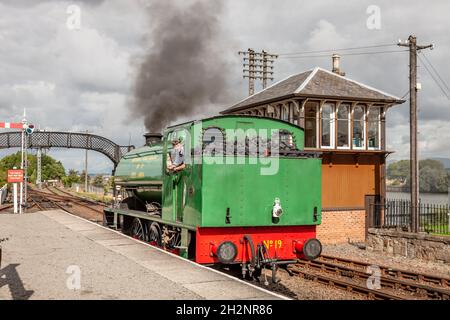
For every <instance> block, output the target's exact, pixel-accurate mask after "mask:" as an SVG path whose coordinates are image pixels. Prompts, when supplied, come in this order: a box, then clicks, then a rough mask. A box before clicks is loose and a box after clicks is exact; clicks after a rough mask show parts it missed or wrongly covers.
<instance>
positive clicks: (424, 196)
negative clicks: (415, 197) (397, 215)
mask: <svg viewBox="0 0 450 320" xmlns="http://www.w3.org/2000/svg"><path fill="white" fill-rule="evenodd" d="M386 197H387V198H388V199H398V200H410V199H411V196H410V194H409V193H407V192H386ZM419 197H420V200H421V202H422V203H424V204H447V205H448V204H450V201H449V195H448V193H423V192H421V193H420V194H419Z"/></svg>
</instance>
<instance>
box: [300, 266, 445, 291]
mask: <svg viewBox="0 0 450 320" xmlns="http://www.w3.org/2000/svg"><path fill="white" fill-rule="evenodd" d="M298 264H299V265H301V266H302V267H306V268H310V269H314V270H317V271H322V272H327V273H332V274H336V275H338V276H342V277H346V278H351V279H356V280H365V281H367V279H369V278H370V277H373V275H372V274H369V273H366V272H364V271H362V270H360V269H355V268H351V267H348V266H342V265H338V264H335V263H331V262H324V261H306V260H299V261H298ZM375 276H376V275H375ZM378 279H379V284H380V286H381V287H382V288H386V289H393V290H398V289H401V290H403V291H405V292H411V293H417V294H419V295H421V296H426V297H428V298H430V299H438V300H448V299H449V297H450V290H445V289H441V288H436V287H431V286H427V285H423V284H419V283H414V282H411V281H405V280H401V279H395V278H390V277H385V276H382V275H380V276H379V277H378Z"/></svg>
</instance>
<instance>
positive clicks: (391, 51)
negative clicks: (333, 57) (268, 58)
mask: <svg viewBox="0 0 450 320" xmlns="http://www.w3.org/2000/svg"><path fill="white" fill-rule="evenodd" d="M406 51H408V50H385V51H368V52H352V53H342V54H340V56H358V55H369V54H383V53H399V52H406ZM329 57H330V55H329V54H322V55H309V56H292V57H287V56H282V57H279V58H280V59H283V58H284V59H305V58H329Z"/></svg>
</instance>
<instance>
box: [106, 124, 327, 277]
mask: <svg viewBox="0 0 450 320" xmlns="http://www.w3.org/2000/svg"><path fill="white" fill-rule="evenodd" d="M146 138H147V142H146V145H145V146H144V147H142V148H138V149H135V150H133V151H131V152H129V153H128V154H126V155H125V156H124V157H123V159H122V160H121V161H120V163H119V165H118V166H117V168H116V172H115V176H114V179H115V184H116V192H117V195H116V197H115V199H116V201H115V204H114V206H112V207H109V208H105V215H104V222H105V224H106V225H108V226H110V227H113V228H116V229H120V230H122V231H123V232H125V233H126V234H129V235H131V236H132V237H134V238H137V239H139V240H142V241H145V242H148V243H150V244H152V245H155V246H158V247H161V248H163V249H165V250H168V251H171V252H173V253H176V254H179V255H181V256H183V257H186V258H188V259H192V260H194V261H196V262H198V263H201V264H208V265H209V264H225V265H230V266H235V267H236V266H237V267H238V268H241V269H242V273H243V275H244V276H246V275H250V276H253V277H255V276H259V274H260V272H261V270H262V268H264V267H270V268H271V269H272V270H273V271H274V274H275V271H276V269H277V268H278V267H279V266H282V267H285V266H286V265H287V264H289V263H294V262H295V261H296V259H298V258H305V257H306V258H308V259H315V258H316V257H318V256H319V255H320V253H321V250H322V246H321V244H320V242H319V241H318V240H317V239H316V226H317V225H318V224H320V222H321V189H322V188H321V159H320V154H318V153H314V152H305V151H304V132H303V130H302V129H301V128H299V127H297V126H294V125H292V124H290V123H287V122H283V121H281V120H277V119H270V118H261V117H254V116H233V115H227V116H217V117H212V118H208V119H203V120H200V121H192V122H187V123H183V124H180V125H176V126H172V127H169V128H167V129H166V130H165V131H164V133H163V135H160V134H148V135H146ZM174 157H177V158H178V159H174ZM180 157H181V160H182V161H181V163H176V162H177V161H178V162H180Z"/></svg>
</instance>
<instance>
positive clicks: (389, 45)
mask: <svg viewBox="0 0 450 320" xmlns="http://www.w3.org/2000/svg"><path fill="white" fill-rule="evenodd" d="M391 46H396V45H395V44H392V43H390V44H378V45H371V46H363V47H350V48H339V49H328V50H313V51H301V52H287V53H279V54H278V56H288V55H303V54H310V53H325V52H333V51H348V50H358V49H370V48H381V47H391Z"/></svg>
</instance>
